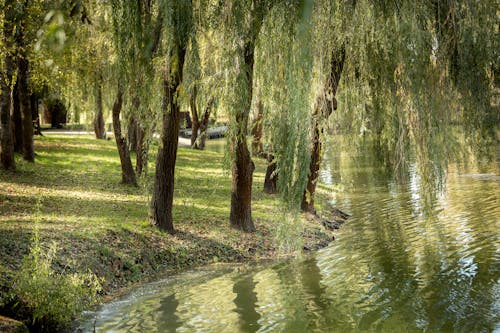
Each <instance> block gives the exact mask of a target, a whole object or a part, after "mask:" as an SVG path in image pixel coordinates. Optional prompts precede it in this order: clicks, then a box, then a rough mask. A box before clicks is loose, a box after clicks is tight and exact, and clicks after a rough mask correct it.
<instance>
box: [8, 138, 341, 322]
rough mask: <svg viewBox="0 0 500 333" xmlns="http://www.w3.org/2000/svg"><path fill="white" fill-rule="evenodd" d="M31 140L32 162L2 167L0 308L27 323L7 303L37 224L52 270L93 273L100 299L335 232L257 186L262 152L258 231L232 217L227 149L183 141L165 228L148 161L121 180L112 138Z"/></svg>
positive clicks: (316, 243)
mask: <svg viewBox="0 0 500 333" xmlns="http://www.w3.org/2000/svg"><path fill="white" fill-rule="evenodd" d="M35 144H36V152H37V159H36V163H35V164H28V163H25V162H23V161H21V160H20V159H18V160H17V161H16V162H17V167H18V171H17V172H16V173H0V203H1V204H0V232H1V233H2V237H0V251H1V253H2V254H3V255H2V256H1V257H0V270H1V273H2V274H1V275H0V306H1V308H2V309H1V310H0V314H4V315H7V316H14V317H16V319H20V320H23V321H24V322H26V323H27V324H30V323H29V317H30V309H23V311H17V310H18V309H14V308H13V306H14V305H15V304H16V301H17V300H16V299H15V297H14V298H13V295H12V287H13V284H14V283H15V280H16V276H17V274H18V272H19V270H20V269H21V265H22V262H23V258H25V257H26V256H27V255H28V253H29V251H30V246H31V244H32V238H33V236H34V234H35V230H36V234H37V235H38V238H39V243H40V248H41V250H42V252H43V251H45V252H50V250H49V248H50V247H51V245H50V244H52V243H55V244H56V245H57V252H55V253H54V254H53V258H52V264H51V267H52V269H54V271H55V274H75V273H82V274H83V273H87V272H89V271H90V272H92V273H94V274H95V275H97V277H98V278H99V279H100V284H101V286H102V291H100V296H101V297H102V298H101V299H107V298H112V297H114V296H116V295H118V294H120V293H121V292H122V291H123V290H127V288H129V287H130V286H132V285H135V284H140V283H144V282H147V281H151V280H154V279H156V278H158V277H159V276H163V277H164V276H165V275H166V274H173V273H175V272H177V271H179V270H182V269H185V268H188V267H194V266H199V265H206V264H210V263H214V262H245V261H253V260H263V259H276V258H279V257H282V256H289V255H293V254H294V251H295V250H297V249H302V248H307V249H317V248H320V247H323V246H326V245H327V244H328V243H329V241H330V240H331V239H332V235H331V233H329V232H327V231H325V230H324V228H323V227H321V226H320V225H319V223H317V222H313V221H311V222H308V221H306V219H304V218H303V217H299V218H293V217H292V216H289V215H287V214H286V213H284V212H283V210H282V209H281V208H280V205H279V202H278V200H277V199H276V198H275V197H273V196H269V195H267V194H264V193H263V191H262V186H263V182H264V175H265V167H266V165H265V161H264V160H259V159H255V164H256V171H255V175H254V188H253V202H252V209H253V218H254V221H255V225H256V227H257V231H256V232H255V233H252V234H245V233H242V232H240V231H237V230H234V229H231V228H229V226H228V215H229V198H230V185H231V179H230V174H229V173H228V172H227V171H224V170H223V167H222V165H223V160H224V156H223V154H222V153H217V152H212V151H198V150H192V149H188V148H179V152H178V162H177V168H176V189H175V199H174V211H173V215H174V223H175V227H176V229H177V233H176V234H175V235H173V236H171V235H169V234H166V233H163V232H161V231H159V230H158V229H157V228H155V227H153V226H151V225H150V224H149V222H148V209H149V201H150V193H151V186H152V181H153V170H151V169H153V168H154V165H153V166H150V170H149V172H148V175H147V176H145V177H142V178H141V179H140V186H139V187H138V188H134V187H129V186H124V185H121V184H120V177H121V174H120V165H119V159H118V155H117V152H116V147H115V145H114V142H113V141H105V140H102V141H97V140H95V139H93V138H92V137H90V136H73V135H72V136H68V135H51V136H45V137H41V138H36V141H35ZM151 164H153V163H151ZM319 190H320V194H321V191H323V192H325V190H326V189H325V188H320V189H319ZM320 201H321V200H320Z"/></svg>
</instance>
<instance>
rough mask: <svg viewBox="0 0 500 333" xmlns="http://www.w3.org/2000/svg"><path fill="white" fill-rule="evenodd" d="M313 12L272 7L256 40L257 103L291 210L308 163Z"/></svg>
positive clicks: (300, 6) (299, 4)
mask: <svg viewBox="0 0 500 333" xmlns="http://www.w3.org/2000/svg"><path fill="white" fill-rule="evenodd" d="M312 12H313V2H312V1H284V2H283V3H281V4H278V5H276V6H274V8H273V10H272V11H271V12H270V13H269V14H268V17H267V19H266V21H265V24H264V26H263V28H262V30H263V33H262V34H261V37H260V40H259V54H258V62H257V76H258V81H259V86H258V88H257V89H258V90H259V95H260V97H261V99H260V100H259V101H258V102H260V103H262V104H263V109H264V116H263V117H264V127H265V128H266V134H267V135H266V137H267V139H266V141H267V142H268V146H269V147H270V154H272V155H273V157H274V161H272V162H271V163H276V171H275V173H276V174H278V173H279V175H280V177H278V183H277V187H278V189H279V193H280V194H281V198H282V199H283V201H285V202H286V203H288V204H290V206H292V207H293V206H295V207H296V205H297V203H299V202H300V200H301V198H302V193H303V190H304V187H305V184H306V181H307V176H308V169H309V163H310V154H309V141H310V135H309V129H310V123H311V112H310V109H311V106H310V105H311V96H312V95H311V92H312V90H311V88H310V84H312V83H313V80H312V79H313V77H312V69H313V54H312V43H311V42H312V25H311V16H312ZM256 106H258V105H256Z"/></svg>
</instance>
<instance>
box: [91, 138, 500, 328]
mask: <svg viewBox="0 0 500 333" xmlns="http://www.w3.org/2000/svg"><path fill="white" fill-rule="evenodd" d="M329 147H330V150H329V151H328V152H327V156H326V158H325V162H324V167H323V171H322V175H321V180H322V182H324V183H330V184H335V191H333V192H332V203H333V204H334V205H335V206H337V207H339V208H341V209H343V210H345V211H347V212H350V213H352V214H353V216H352V218H351V219H350V220H349V223H347V224H346V225H345V226H344V227H343V229H341V230H340V231H339V232H338V233H337V239H336V241H335V242H333V243H332V244H331V245H330V246H329V247H328V248H325V249H323V250H321V251H320V252H318V253H316V254H314V255H312V256H310V257H307V258H303V259H297V260H291V261H288V262H278V263H270V264H265V265H256V266H245V267H242V266H227V267H223V268H206V269H202V270H198V271H196V272H188V273H185V274H182V275H180V276H177V277H175V278H171V279H168V280H166V281H161V282H158V283H156V284H152V285H147V286H144V287H142V288H140V289H138V290H137V291H136V292H135V293H132V294H131V295H129V296H127V297H125V298H123V299H121V300H118V301H115V302H112V303H109V304H106V305H104V306H103V307H102V308H101V309H100V310H99V311H98V312H97V313H95V314H89V315H88V317H89V318H90V319H89V320H88V321H87V322H86V327H85V329H84V330H86V331H89V332H92V331H93V326H94V322H95V328H96V331H97V332H218V333H220V332H364V331H369V332H373V331H375V332H492V331H495V332H500V260H499V259H500V234H499V231H498V230H500V221H499V220H500V176H499V174H500V172H499V164H498V162H496V163H493V164H491V163H479V164H477V165H476V166H475V167H463V166H456V165H451V166H450V167H449V169H448V179H447V186H446V188H445V189H444V190H443V191H442V192H438V194H437V196H436V199H435V200H434V201H431V202H428V201H425V200H424V198H425V195H424V194H423V192H422V190H421V188H422V186H421V185H422V184H421V180H420V179H419V177H418V176H417V174H416V173H415V172H412V174H411V176H410V179H409V181H408V182H407V183H406V184H403V185H401V184H398V183H396V182H394V181H392V179H391V177H390V176H389V175H387V174H386V173H385V172H384V169H383V168H382V167H379V166H377V165H378V164H377V163H376V162H375V160H374V159H373V157H372V155H371V154H370V153H369V152H367V151H360V152H355V151H342V152H338V151H335V150H334V149H333V147H334V145H330V146H329Z"/></svg>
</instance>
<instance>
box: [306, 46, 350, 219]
mask: <svg viewBox="0 0 500 333" xmlns="http://www.w3.org/2000/svg"><path fill="white" fill-rule="evenodd" d="M344 60H345V49H344V48H342V49H341V50H340V51H339V53H333V54H332V61H331V67H330V73H329V75H328V77H327V80H326V82H325V87H324V89H323V91H321V93H320V94H319V96H318V98H317V99H316V104H315V106H314V109H313V115H312V118H313V129H312V131H313V133H312V145H311V163H310V164H309V178H308V180H307V186H306V189H305V191H304V195H303V197H302V204H301V208H302V210H303V211H305V212H310V213H314V194H315V192H316V183H317V181H318V176H319V167H320V164H321V156H322V142H321V140H322V138H321V134H322V132H323V127H322V124H323V123H324V122H326V120H328V117H329V116H330V115H331V114H332V112H333V111H334V110H336V109H337V100H336V99H335V94H336V93H337V88H338V85H339V82H340V76H341V75H342V69H343V67H344Z"/></svg>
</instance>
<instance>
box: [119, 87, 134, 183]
mask: <svg viewBox="0 0 500 333" xmlns="http://www.w3.org/2000/svg"><path fill="white" fill-rule="evenodd" d="M122 105H123V92H122V90H121V88H120V87H118V92H117V94H116V99H115V103H114V105H113V131H114V134H115V140H116V147H117V148H118V154H119V155H120V164H121V167H122V183H123V184H130V185H134V186H137V181H136V178H135V172H134V168H133V167H132V161H131V160H130V153H129V150H128V146H127V140H125V138H123V137H122V129H121V122H120V113H121V111H122Z"/></svg>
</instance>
